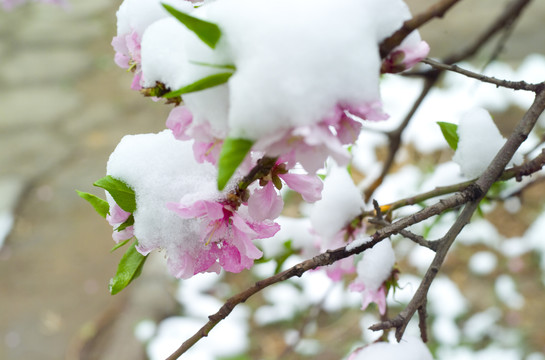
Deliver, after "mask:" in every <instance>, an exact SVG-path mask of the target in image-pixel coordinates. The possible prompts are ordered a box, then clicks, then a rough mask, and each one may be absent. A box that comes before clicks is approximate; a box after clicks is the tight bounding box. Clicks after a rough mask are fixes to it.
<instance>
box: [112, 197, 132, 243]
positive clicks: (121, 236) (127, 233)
mask: <svg viewBox="0 0 545 360" xmlns="http://www.w3.org/2000/svg"><path fill="white" fill-rule="evenodd" d="M108 198H109V200H110V204H111V205H110V211H109V212H108V214H107V215H106V220H107V221H108V223H109V224H110V225H111V226H112V227H113V228H114V231H113V233H112V238H113V239H114V241H115V242H116V243H119V242H121V241H124V240H127V239H130V238H132V237H133V236H134V227H133V226H132V225H131V226H127V227H126V228H125V229H122V230H120V231H118V230H117V229H118V228H119V226H120V225H121V224H123V223H124V222H125V221H127V219H128V218H129V216H131V213H130V212H127V211H125V210H123V209H121V208H120V207H119V205H117V204H116V203H115V202H114V201H113V199H111V198H110V197H108Z"/></svg>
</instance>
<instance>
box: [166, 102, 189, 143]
mask: <svg viewBox="0 0 545 360" xmlns="http://www.w3.org/2000/svg"><path fill="white" fill-rule="evenodd" d="M192 122H193V114H191V112H190V111H189V110H188V109H187V108H186V107H185V106H176V107H175V108H174V109H172V110H171V111H170V113H169V114H168V118H167V123H166V126H167V128H169V129H170V130H171V131H172V134H173V135H174V137H175V138H176V139H178V140H189V139H191V137H190V136H189V135H187V134H186V132H187V129H188V128H189V126H190V125H191V123H192Z"/></svg>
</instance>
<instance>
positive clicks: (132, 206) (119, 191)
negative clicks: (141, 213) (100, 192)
mask: <svg viewBox="0 0 545 360" xmlns="http://www.w3.org/2000/svg"><path fill="white" fill-rule="evenodd" d="M93 185H95V186H98V187H100V188H103V189H104V190H106V191H107V192H109V193H110V195H112V197H113V198H114V200H115V202H116V203H117V205H119V207H120V208H122V209H123V210H125V211H127V212H130V213H132V212H134V211H135V210H136V195H135V194H134V190H133V189H131V188H130V187H129V186H128V185H127V184H125V183H124V182H123V181H121V180H118V179H116V178H113V177H111V176H110V175H108V176H105V177H103V178H102V179H100V180H98V181H96V182H95V183H94V184H93Z"/></svg>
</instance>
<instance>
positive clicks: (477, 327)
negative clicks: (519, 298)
mask: <svg viewBox="0 0 545 360" xmlns="http://www.w3.org/2000/svg"><path fill="white" fill-rule="evenodd" d="M501 318H502V312H501V310H500V309H498V308H496V307H491V308H489V309H486V310H485V311H482V312H480V313H477V314H474V315H473V316H471V317H470V318H469V319H468V320H467V321H466V322H465V324H464V328H463V332H464V336H465V337H466V338H468V339H471V340H472V341H479V340H480V339H482V338H483V337H485V336H490V334H491V333H492V332H493V331H494V327H495V326H496V322H497V321H498V320H500V319H501Z"/></svg>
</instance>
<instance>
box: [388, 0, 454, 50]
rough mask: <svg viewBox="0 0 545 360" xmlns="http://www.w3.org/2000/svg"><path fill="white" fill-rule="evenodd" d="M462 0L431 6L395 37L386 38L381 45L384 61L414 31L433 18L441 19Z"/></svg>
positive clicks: (448, 0)
mask: <svg viewBox="0 0 545 360" xmlns="http://www.w3.org/2000/svg"><path fill="white" fill-rule="evenodd" d="M459 1H460V0H443V1H441V2H439V3H437V4H435V5H433V6H431V7H430V8H429V9H428V10H426V11H425V12H423V13H421V14H418V15H416V16H414V17H413V18H412V19H410V20H407V21H405V22H404V23H403V26H402V27H401V28H400V29H399V30H397V31H396V32H395V33H394V34H393V35H391V36H390V37H388V38H386V39H385V40H384V41H383V42H382V43H381V44H380V57H381V58H382V59H384V58H385V57H386V56H387V55H388V54H389V53H390V52H391V51H392V50H393V49H394V48H395V47H396V46H398V45H399V44H401V42H402V41H403V40H404V39H405V38H406V37H407V36H409V34H410V33H412V32H413V31H414V30H416V29H418V28H419V27H421V26H422V25H424V24H425V23H427V22H428V21H430V20H431V19H433V18H441V17H443V16H444V15H445V13H446V12H447V11H448V10H449V9H450V8H451V7H452V6H454V5H456V3H458V2H459Z"/></svg>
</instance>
